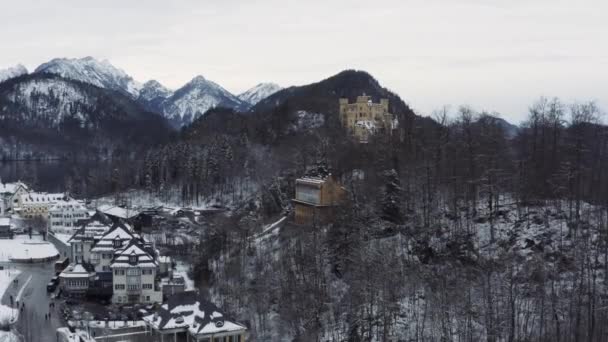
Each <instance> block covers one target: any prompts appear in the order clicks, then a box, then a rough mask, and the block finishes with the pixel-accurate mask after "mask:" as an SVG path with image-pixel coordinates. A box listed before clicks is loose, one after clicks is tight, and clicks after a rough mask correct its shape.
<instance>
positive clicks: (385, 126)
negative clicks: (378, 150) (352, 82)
mask: <svg viewBox="0 0 608 342" xmlns="http://www.w3.org/2000/svg"><path fill="white" fill-rule="evenodd" d="M339 101H340V102H339V103H340V122H341V123H342V126H343V127H344V128H345V129H346V130H347V132H348V134H350V135H351V136H353V137H354V138H355V139H357V140H358V141H359V142H360V143H367V142H368V141H369V138H370V137H371V136H372V135H375V134H383V135H387V136H390V135H391V134H392V131H393V129H395V128H396V127H397V125H396V120H395V116H394V115H393V114H391V113H390V112H389V102H388V99H381V100H380V103H374V102H372V98H371V96H366V95H361V96H357V100H356V101H355V102H354V103H349V102H348V99H345V98H341V99H340V100H339Z"/></svg>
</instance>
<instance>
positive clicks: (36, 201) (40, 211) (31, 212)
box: [13, 192, 68, 219]
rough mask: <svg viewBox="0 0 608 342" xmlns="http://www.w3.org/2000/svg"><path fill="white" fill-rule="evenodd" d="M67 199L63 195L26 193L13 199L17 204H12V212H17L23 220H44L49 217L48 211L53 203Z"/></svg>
mask: <svg viewBox="0 0 608 342" xmlns="http://www.w3.org/2000/svg"><path fill="white" fill-rule="evenodd" d="M67 199H68V197H67V196H66V195H65V194H63V193H54V194H49V193H46V192H28V193H26V194H22V195H20V196H19V197H18V198H15V200H17V202H15V203H13V204H14V207H13V210H18V211H19V213H20V214H21V216H22V217H24V218H35V217H42V218H45V219H46V218H48V216H49V209H50V208H51V207H52V206H53V205H55V203H57V202H59V201H62V200H67ZM15 200H13V201H15Z"/></svg>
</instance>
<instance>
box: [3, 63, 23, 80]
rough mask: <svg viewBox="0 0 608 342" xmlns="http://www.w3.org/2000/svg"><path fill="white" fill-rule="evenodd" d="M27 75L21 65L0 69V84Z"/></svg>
mask: <svg viewBox="0 0 608 342" xmlns="http://www.w3.org/2000/svg"><path fill="white" fill-rule="evenodd" d="M25 74H27V69H26V68H25V67H24V66H23V65H22V64H17V65H15V66H12V67H10V68H6V69H0V82H4V81H6V80H9V79H11V78H15V77H19V76H21V75H25Z"/></svg>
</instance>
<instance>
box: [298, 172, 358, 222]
mask: <svg viewBox="0 0 608 342" xmlns="http://www.w3.org/2000/svg"><path fill="white" fill-rule="evenodd" d="M345 195H346V190H345V189H344V188H343V187H342V186H341V185H340V184H339V183H337V182H336V181H335V180H334V178H333V177H332V176H331V175H329V176H328V177H325V178H320V177H304V178H299V179H296V198H295V199H293V203H294V211H295V217H294V220H295V223H296V224H317V223H318V224H326V223H329V222H330V221H331V219H332V218H333V214H334V209H335V207H336V206H337V205H338V204H340V202H341V201H342V200H343V199H344V198H345Z"/></svg>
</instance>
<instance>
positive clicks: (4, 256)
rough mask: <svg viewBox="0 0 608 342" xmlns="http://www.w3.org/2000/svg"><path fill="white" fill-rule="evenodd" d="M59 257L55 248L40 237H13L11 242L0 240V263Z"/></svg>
mask: <svg viewBox="0 0 608 342" xmlns="http://www.w3.org/2000/svg"><path fill="white" fill-rule="evenodd" d="M57 255H59V252H57V249H56V248H55V246H53V244H52V243H50V242H48V241H43V240H42V237H41V236H40V235H32V238H31V239H30V238H29V236H28V235H15V238H14V239H12V240H8V239H7V240H0V261H11V260H15V259H21V260H25V259H29V258H32V259H43V258H52V257H54V256H57Z"/></svg>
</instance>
